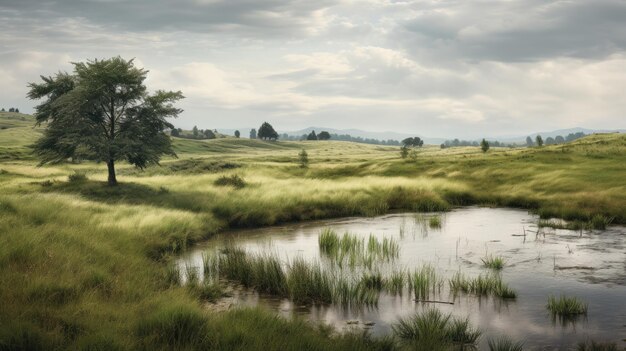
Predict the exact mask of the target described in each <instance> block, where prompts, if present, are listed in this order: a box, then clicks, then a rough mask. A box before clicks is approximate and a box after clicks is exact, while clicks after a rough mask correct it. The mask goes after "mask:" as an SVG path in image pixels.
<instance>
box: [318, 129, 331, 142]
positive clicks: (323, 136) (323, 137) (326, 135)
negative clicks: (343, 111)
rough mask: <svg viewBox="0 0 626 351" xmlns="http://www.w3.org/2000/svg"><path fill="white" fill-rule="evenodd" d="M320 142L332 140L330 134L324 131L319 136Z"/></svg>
mask: <svg viewBox="0 0 626 351" xmlns="http://www.w3.org/2000/svg"><path fill="white" fill-rule="evenodd" d="M317 139H319V140H330V134H329V133H328V132H327V131H322V132H320V133H319V134H318V135H317Z"/></svg>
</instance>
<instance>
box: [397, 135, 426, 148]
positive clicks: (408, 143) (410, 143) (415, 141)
mask: <svg viewBox="0 0 626 351" xmlns="http://www.w3.org/2000/svg"><path fill="white" fill-rule="evenodd" d="M402 145H403V146H405V147H422V146H423V145H424V140H422V139H420V137H413V138H406V139H404V140H402Z"/></svg>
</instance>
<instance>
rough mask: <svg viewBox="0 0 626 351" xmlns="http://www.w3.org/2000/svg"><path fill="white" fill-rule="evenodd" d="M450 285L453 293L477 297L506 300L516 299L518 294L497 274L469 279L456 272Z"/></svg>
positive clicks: (449, 281)
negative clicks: (489, 296) (493, 297)
mask: <svg viewBox="0 0 626 351" xmlns="http://www.w3.org/2000/svg"><path fill="white" fill-rule="evenodd" d="M448 285H449V286H450V290H451V291H452V292H453V293H459V292H463V293H471V294H476V295H491V296H496V297H500V298H505V299H514V298H515V297H516V296H517V294H516V293H515V291H514V290H513V289H511V288H510V287H509V286H508V285H507V284H506V283H504V282H503V281H502V278H501V277H500V276H499V275H496V274H489V275H482V274H480V275H478V276H477V277H475V278H467V277H465V276H464V275H463V274H462V273H460V272H456V273H455V274H454V275H453V276H452V278H450V279H449V280H448Z"/></svg>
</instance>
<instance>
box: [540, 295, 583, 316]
mask: <svg viewBox="0 0 626 351" xmlns="http://www.w3.org/2000/svg"><path fill="white" fill-rule="evenodd" d="M546 308H547V309H548V311H550V312H551V313H552V314H553V315H558V316H575V315H579V314H587V304H586V303H584V302H583V301H581V300H580V299H578V298H577V297H568V296H565V295H561V296H560V297H559V298H558V299H557V298H556V297H555V296H549V297H548V304H547V305H546Z"/></svg>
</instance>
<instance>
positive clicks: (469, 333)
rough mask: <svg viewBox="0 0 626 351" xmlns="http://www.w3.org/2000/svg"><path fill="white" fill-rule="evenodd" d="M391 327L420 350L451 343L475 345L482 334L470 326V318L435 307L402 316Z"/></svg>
mask: <svg viewBox="0 0 626 351" xmlns="http://www.w3.org/2000/svg"><path fill="white" fill-rule="evenodd" d="M391 328H392V330H393V333H394V334H395V335H396V336H397V337H399V338H400V339H402V340H404V341H405V342H407V343H408V344H409V345H411V346H413V347H415V348H416V349H420V350H431V349H440V348H441V347H442V346H444V348H445V346H446V345H451V344H460V345H475V344H476V343H477V342H478V340H479V338H480V336H481V334H482V333H481V332H480V331H479V330H477V329H473V328H472V327H471V326H470V324H469V320H468V319H456V318H453V317H452V315H451V314H443V313H442V312H441V311H439V310H438V309H435V308H432V309H428V310H426V311H424V312H421V313H420V312H418V313H416V314H415V315H413V316H411V317H408V318H400V319H399V320H398V321H397V322H396V323H394V324H393V325H392V326H391Z"/></svg>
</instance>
